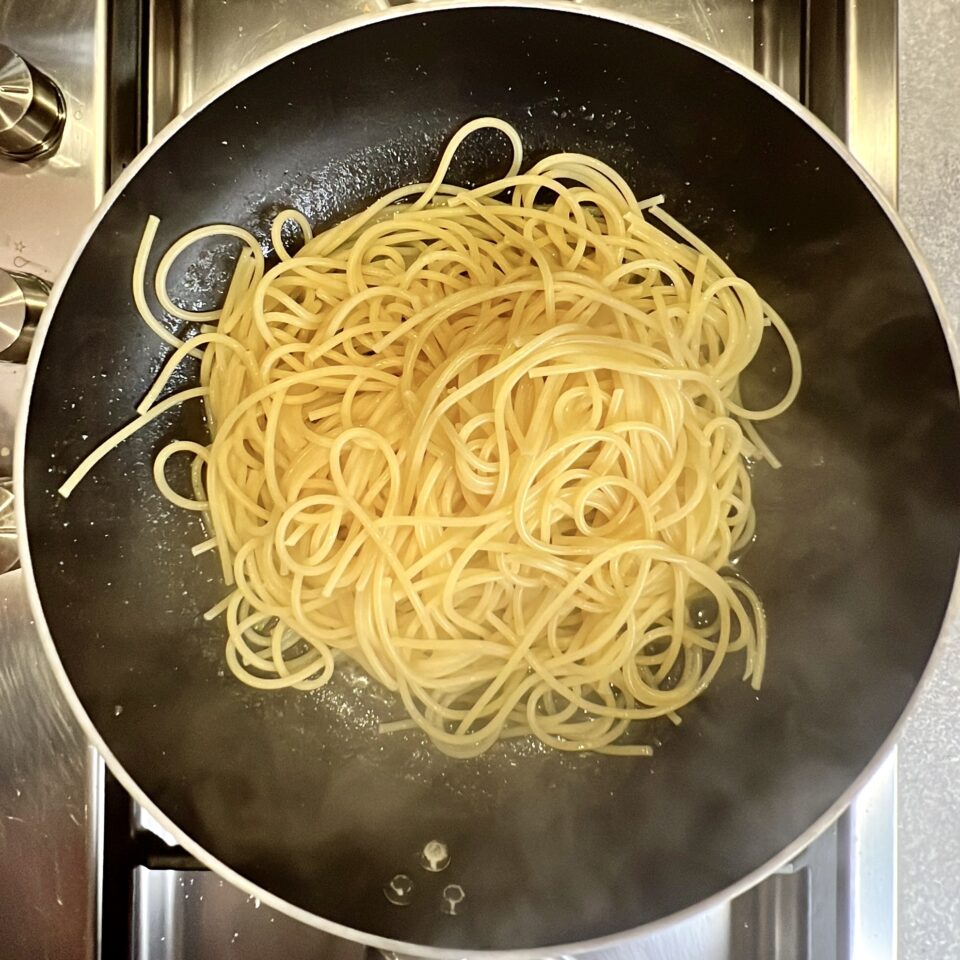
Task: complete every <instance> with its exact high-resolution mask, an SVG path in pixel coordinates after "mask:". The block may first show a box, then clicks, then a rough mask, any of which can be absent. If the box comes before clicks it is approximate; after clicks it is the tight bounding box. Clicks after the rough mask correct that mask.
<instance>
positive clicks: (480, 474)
mask: <svg viewBox="0 0 960 960" xmlns="http://www.w3.org/2000/svg"><path fill="white" fill-rule="evenodd" d="M489 128H492V129H493V130H495V131H499V132H500V134H502V135H503V136H504V137H505V138H506V139H507V140H508V141H509V142H510V145H511V148H512V153H513V157H512V162H511V164H510V168H509V170H508V172H507V173H506V175H505V176H504V177H502V178H501V179H498V180H496V181H494V182H491V183H487V184H484V185H482V186H480V187H473V188H465V187H461V186H456V185H454V184H452V183H448V182H447V181H446V177H447V173H448V169H449V166H450V163H451V161H452V159H453V157H454V154H455V152H456V150H457V148H458V146H459V145H460V144H461V143H462V141H463V140H464V139H465V138H466V137H468V136H470V135H472V134H474V133H475V132H476V131H478V130H480V129H489ZM487 136H490V134H487ZM521 169H522V149H521V142H520V138H519V136H518V134H517V132H516V131H515V130H514V129H513V128H512V127H511V126H509V125H508V124H506V123H505V122H503V121H501V120H499V119H496V118H483V119H481V120H476V121H473V122H471V123H468V124H467V125H466V126H464V127H463V128H461V129H460V130H459V132H457V133H456V135H455V136H454V137H453V138H452V140H451V141H450V143H449V145H448V147H447V149H446V151H445V153H444V155H443V157H442V159H441V161H440V164H439V167H438V169H437V173H436V175H435V177H434V179H433V180H432V181H431V182H430V183H428V184H415V185H411V186H408V187H403V188H401V189H398V190H395V191H394V192H392V193H390V194H388V195H386V196H384V197H382V198H381V199H380V200H378V201H377V202H376V203H374V204H373V205H372V206H370V207H369V208H368V209H367V210H365V211H364V212H362V213H360V214H358V215H356V216H353V217H351V218H349V219H347V220H344V221H343V222H342V223H340V224H338V225H336V226H334V227H332V228H330V229H328V230H325V231H323V232H321V233H317V234H316V235H314V233H313V232H312V229H311V225H310V224H309V222H308V221H307V220H306V218H305V217H304V216H303V215H302V214H300V213H298V212H296V211H293V210H285V211H283V212H281V213H280V214H279V215H278V216H277V217H276V219H275V221H274V222H273V225H272V244H273V249H274V251H275V255H276V258H275V259H276V262H275V263H274V265H272V266H271V265H269V264H268V262H267V261H265V258H264V253H263V251H262V249H261V246H260V244H259V243H258V242H257V240H256V239H255V238H254V237H253V236H252V235H251V234H250V233H249V232H247V231H246V230H243V229H241V228H238V227H235V226H231V225H226V224H218V225H214V226H208V227H202V228H200V229H198V230H195V231H193V232H191V233H189V234H187V235H186V236H184V237H182V238H181V239H180V240H179V241H178V242H177V243H175V244H174V245H173V246H172V247H171V248H170V249H169V250H168V251H167V252H166V254H165V255H164V256H163V258H162V259H161V261H160V265H159V268H158V270H157V274H156V277H155V281H156V283H155V288H156V295H157V298H158V299H159V302H160V305H161V306H162V308H163V310H164V311H165V312H166V314H167V315H168V316H169V317H171V318H176V319H178V320H181V321H185V322H186V323H188V324H191V325H194V326H192V327H188V328H187V329H189V330H191V331H192V335H191V336H190V337H189V339H181V338H180V337H178V336H175V335H174V333H173V332H172V331H171V329H170V328H169V326H168V322H169V321H166V320H165V321H161V320H160V319H158V318H157V317H156V316H155V315H154V314H153V313H152V312H151V310H150V307H149V305H148V302H147V298H146V293H145V290H146V264H147V260H148V256H149V254H150V250H151V247H152V245H153V241H154V236H155V233H156V229H157V223H158V221H157V220H156V218H151V219H150V221H149V222H148V224H147V229H146V231H145V234H144V238H143V242H142V244H141V248H140V251H139V256H138V258H137V264H136V268H135V271H134V274H135V275H134V293H135V297H136V300H137V304H138V307H139V308H140V311H141V313H142V315H143V316H144V319H145V320H146V322H147V323H148V324H150V326H151V327H152V328H153V329H154V330H155V331H156V332H157V334H158V335H159V336H160V337H162V339H163V340H164V341H166V342H167V343H168V344H170V345H171V346H172V347H173V348H174V352H173V353H172V355H171V356H170V357H169V359H168V361H167V362H166V364H165V366H164V368H163V370H162V371H161V374H160V376H159V377H158V379H157V381H156V383H155V384H154V385H153V386H152V387H151V388H150V390H149V391H148V393H147V394H146V396H145V397H144V399H143V401H142V403H141V404H140V406H139V408H138V414H139V415H138V417H137V419H135V420H134V421H132V422H131V423H130V424H129V425H128V426H127V427H125V428H124V430H122V431H121V432H120V433H119V434H117V435H116V436H115V437H112V438H110V439H109V440H107V441H106V442H105V443H104V444H102V445H101V446H100V447H98V448H97V450H95V451H93V453H91V455H90V456H89V457H88V458H87V459H86V460H85V461H84V462H83V463H82V464H81V465H80V467H79V468H78V469H77V470H76V471H75V473H74V474H73V475H72V476H71V478H70V479H69V480H68V481H67V482H66V483H65V484H64V486H63V487H62V488H61V492H62V493H63V494H64V495H68V494H69V493H70V491H71V490H72V488H73V487H74V486H75V485H76V483H77V482H79V480H80V479H81V478H82V476H83V475H84V474H85V473H86V472H87V471H89V470H90V469H92V468H93V467H94V466H95V464H96V462H97V461H98V460H99V459H100V458H101V457H102V456H104V455H106V454H107V453H108V452H109V450H111V449H113V447H115V446H116V444H117V443H119V442H120V441H121V440H122V439H124V437H126V436H129V435H130V434H132V433H133V432H135V431H136V430H138V429H140V427H142V426H143V425H144V424H145V423H146V422H148V421H150V420H151V419H153V418H155V417H157V416H160V415H161V414H163V413H164V412H165V411H167V410H169V409H170V408H171V407H173V406H176V405H177V404H179V403H181V402H183V401H185V400H192V399H195V398H199V399H201V400H202V402H203V404H204V406H205V409H206V416H207V420H208V423H209V428H210V442H209V443H208V444H198V443H196V442H193V441H185V440H184V441H176V442H174V443H171V444H169V445H168V446H166V447H165V448H164V449H162V450H161V451H160V453H159V455H158V456H157V459H156V462H155V464H154V474H155V477H156V482H157V484H158V485H159V486H160V488H161V490H162V491H163V492H164V493H165V494H166V496H167V497H168V498H169V499H170V500H171V501H172V502H173V503H175V504H177V505H179V506H181V507H183V508H184V509H186V510H192V511H198V512H200V513H201V514H202V515H203V516H204V517H205V519H206V523H207V525H208V529H209V538H208V539H206V540H205V541H204V542H202V543H200V544H198V546H197V548H196V549H195V553H199V552H201V551H204V550H207V549H215V550H216V551H218V553H219V557H220V561H221V564H222V570H223V578H224V582H225V584H226V591H227V592H226V596H225V597H224V599H223V601H222V602H221V603H219V604H218V605H217V606H216V607H214V609H213V610H211V611H209V613H208V614H207V616H208V617H211V618H213V617H221V616H222V617H223V618H224V621H225V628H224V632H225V637H226V659H227V662H228V664H229V667H230V669H231V670H232V671H233V673H234V674H236V676H237V677H239V678H240V679H241V680H242V681H243V682H244V683H248V684H250V685H252V686H255V687H260V688H264V689H272V688H278V687H296V688H299V689H304V690H312V689H316V688H319V687H322V686H324V684H326V683H328V682H329V681H330V679H331V677H333V676H334V674H335V672H336V670H337V666H338V664H340V663H342V662H343V659H344V658H349V659H351V660H353V661H356V663H357V664H359V665H360V666H361V667H362V669H363V670H364V671H365V672H366V673H368V674H369V676H370V677H372V678H373V679H375V680H376V681H378V682H379V683H380V684H382V685H383V686H384V687H386V688H387V689H389V690H391V691H394V692H395V693H396V695H397V705H398V707H397V709H398V716H397V718H396V719H391V720H387V721H386V722H384V723H383V724H382V729H383V730H385V731H390V730H397V729H409V728H420V729H422V730H423V731H424V732H425V733H426V734H427V736H429V738H430V739H431V740H432V741H433V743H434V744H435V745H436V746H437V747H438V748H439V749H441V750H443V751H445V752H447V753H449V754H452V755H454V756H471V755H476V754H478V753H481V752H482V751H484V750H487V749H488V748H489V747H491V746H492V745H493V744H494V743H495V742H496V741H497V740H499V739H501V738H508V737H520V736H529V735H533V736H535V737H537V738H539V740H541V741H542V742H543V743H544V744H546V745H548V746H550V747H554V748H557V749H560V750H590V751H600V752H604V753H615V754H646V753H649V752H650V750H651V746H650V744H649V742H646V741H645V740H644V736H645V734H644V725H643V724H642V723H639V724H638V723H636V721H645V720H650V719H653V718H657V717H668V718H670V719H671V720H673V721H675V722H679V719H680V717H679V712H680V711H681V710H682V709H683V707H684V706H685V705H686V704H688V703H690V702H691V701H692V700H693V699H694V698H696V697H698V696H699V695H700V694H701V693H702V692H703V691H704V690H705V689H706V688H707V687H708V685H709V684H710V683H711V681H712V680H713V679H714V677H715V676H716V675H717V672H718V670H720V668H721V665H722V664H723V663H724V662H725V661H726V660H727V659H728V658H731V657H733V656H734V655H737V658H738V659H739V664H740V665H739V667H737V669H738V670H739V671H740V672H741V673H742V676H743V679H744V680H745V681H749V682H750V683H752V684H753V686H754V687H759V685H760V681H761V678H762V675H763V668H764V658H765V650H766V626H765V620H764V614H763V610H762V607H761V604H760V601H759V599H758V597H757V596H756V595H755V593H754V591H753V590H752V589H751V588H750V587H749V586H748V585H747V584H746V583H745V582H744V581H743V580H742V579H741V578H739V577H738V576H737V575H736V574H735V573H734V572H733V568H732V567H731V563H732V561H733V560H734V559H735V558H736V555H737V553H738V551H740V550H741V549H742V548H743V547H744V546H745V545H746V544H747V543H748V542H749V541H750V540H751V538H752V537H753V535H754V528H755V514H754V509H753V506H752V502H751V477H750V473H749V471H748V463H749V462H750V461H753V460H762V459H765V460H767V461H769V462H770V463H771V464H772V465H773V466H777V465H778V464H777V462H776V460H775V458H774V457H773V455H772V454H771V453H770V451H769V450H768V449H767V448H766V446H765V445H764V444H763V442H762V441H761V439H760V437H759V436H758V435H757V432H756V430H755V428H754V426H753V424H754V422H755V421H759V420H764V419H767V418H770V417H774V416H777V415H778V414H780V413H781V412H782V411H784V410H785V409H786V408H787V407H788V406H789V405H790V403H791V402H792V400H793V399H794V397H795V395H796V393H797V390H798V388H799V384H800V358H799V355H798V352H797V348H796V345H795V343H794V340H793V338H792V337H791V335H790V332H789V330H788V329H787V327H786V325H785V324H784V322H783V321H782V320H781V319H780V317H779V316H778V315H777V314H776V313H775V312H774V310H773V309H771V307H770V306H769V305H768V304H767V303H765V302H764V301H763V300H762V299H761V297H760V296H759V295H758V293H757V292H756V290H755V289H754V288H753V287H752V286H751V285H750V283H748V282H747V281H746V280H744V279H742V278H740V277H737V276H736V275H735V274H734V273H733V272H732V270H731V269H730V268H729V267H728V266H727V264H726V263H724V262H723V260H721V259H720V257H718V256H717V255H716V254H715V253H714V252H713V251H712V250H710V249H709V248H708V247H707V246H706V245H705V244H703V243H702V242H701V241H700V240H698V239H697V237H695V236H694V235H692V234H691V233H690V232H689V231H688V230H687V229H685V228H684V227H683V226H682V224H680V223H678V222H677V221H676V220H675V219H674V218H673V217H671V216H670V215H669V214H668V213H667V212H666V211H665V210H664V209H663V206H662V204H663V197H654V198H651V199H646V200H643V201H639V200H638V199H637V198H636V197H635V196H634V194H633V192H632V190H631V188H630V186H629V185H628V184H627V182H626V181H625V180H624V179H623V178H622V177H621V176H620V175H619V174H618V173H617V172H616V171H615V170H614V169H612V168H611V167H610V166H608V165H607V164H605V163H603V162H601V161H600V160H598V159H595V158H593V157H590V156H585V155H581V154H576V153H558V154H555V155H553V156H549V157H546V158H545V159H543V160H540V161H539V162H537V163H535V164H534V165H533V166H531V167H529V169H527V170H526V171H524V172H521ZM291 232H294V233H296V234H299V235H300V236H299V237H298V238H297V239H298V240H302V243H301V244H300V245H299V248H298V249H297V250H296V251H295V252H293V251H291V250H290V249H288V248H287V246H286V245H285V243H284V237H287V236H289V234H290V233H291ZM215 237H221V238H222V237H233V238H238V239H239V240H240V242H241V245H242V250H241V252H240V254H239V255H238V257H237V260H236V266H235V270H234V273H233V277H232V280H231V282H230V284H229V289H228V291H227V293H226V297H225V300H224V302H223V304H222V306H221V307H220V308H219V309H216V310H209V311H201V312H196V311H188V310H184V309H182V308H181V307H180V306H178V305H177V304H176V303H175V302H174V301H173V299H172V298H171V296H170V294H169V292H168V289H167V286H168V275H169V273H170V270H171V267H172V266H173V264H174V261H176V260H177V258H179V257H180V256H181V255H182V254H183V253H184V252H185V251H187V250H188V248H190V247H191V246H193V245H194V244H195V243H197V242H198V241H203V240H209V239H210V238H215ZM771 327H772V328H774V330H775V331H776V333H777V334H779V336H780V337H781V338H782V339H783V341H784V343H785V344H786V348H787V350H788V352H789V356H790V359H791V364H792V376H791V382H790V385H789V388H788V390H787V391H786V395H785V396H784V397H783V399H782V400H781V401H780V402H779V403H777V404H776V405H775V406H773V407H771V408H769V409H766V410H762V411H756V410H750V409H747V408H746V407H745V406H744V405H743V403H742V401H741V398H740V391H739V381H740V377H741V374H742V373H743V371H744V369H745V368H746V367H747V366H748V365H749V364H750V363H751V361H752V360H753V359H754V357H755V355H756V353H757V350H758V347H759V345H760V342H761V338H762V337H763V335H764V333H765V332H766V331H767V330H768V329H770V328H771ZM188 357H196V358H198V359H199V385H198V386H193V387H189V388H188V389H186V390H181V391H180V392H178V393H174V394H173V395H171V396H166V397H163V396H162V395H163V393H164V390H165V388H166V387H167V384H168V382H169V380H170V377H171V376H172V375H173V373H174V372H175V371H176V369H177V367H178V366H179V365H180V364H181V363H183V362H184V361H185V360H186V359H187V358H188ZM181 456H185V457H188V458H190V462H191V471H190V474H191V477H192V487H193V489H192V490H191V491H177V490H174V489H173V487H172V486H171V484H170V482H169V481H168V479H167V474H166V468H167V464H168V461H169V460H170V459H171V458H173V457H181ZM647 740H649V737H648V738H647Z"/></svg>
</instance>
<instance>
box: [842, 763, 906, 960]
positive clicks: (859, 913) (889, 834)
mask: <svg viewBox="0 0 960 960" xmlns="http://www.w3.org/2000/svg"><path fill="white" fill-rule="evenodd" d="M896 819H897V752H896V751H895V752H894V753H892V754H891V755H890V757H889V758H888V759H887V760H886V762H885V763H884V764H883V766H881V767H880V769H879V770H878V771H877V773H876V775H875V776H874V777H873V779H872V780H871V781H870V782H869V783H868V784H867V785H866V786H865V787H864V788H863V790H862V791H861V792H860V795H859V796H858V797H857V801H856V803H854V804H853V805H852V806H851V808H850V811H849V813H848V814H847V815H846V816H845V817H844V818H843V819H842V820H841V821H840V829H839V850H840V857H839V861H838V862H839V865H840V868H841V870H840V881H841V883H842V884H843V885H844V895H845V900H846V905H847V910H846V914H845V916H842V917H841V918H840V919H841V923H840V928H839V931H838V933H839V944H840V948H841V949H843V950H845V951H846V953H845V954H843V956H844V960H875V958H879V957H891V958H893V957H896V956H897V941H898V935H897V914H898V896H897V831H896V830H895V829H891V828H890V827H891V824H895V823H896Z"/></svg>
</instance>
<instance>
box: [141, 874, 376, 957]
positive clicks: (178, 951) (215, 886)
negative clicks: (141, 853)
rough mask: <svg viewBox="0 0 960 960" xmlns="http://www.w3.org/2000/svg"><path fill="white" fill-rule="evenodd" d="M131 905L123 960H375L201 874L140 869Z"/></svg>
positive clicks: (350, 944)
mask: <svg viewBox="0 0 960 960" xmlns="http://www.w3.org/2000/svg"><path fill="white" fill-rule="evenodd" d="M133 902H134V923H133V927H134V929H135V930H136V931H137V933H136V935H135V939H134V944H133V953H132V956H131V960H186V958H197V960H221V958H223V960H227V958H230V960H248V958H249V960H262V958H267V957H278V958H282V960H321V958H322V960H381V958H380V956H379V954H378V953H377V952H376V951H368V950H367V948H365V947H364V946H363V945H361V944H358V943H353V942H352V941H350V940H342V939H340V938H339V937H333V936H331V935H329V934H325V933H321V932H320V931H318V930H314V929H312V928H310V927H307V926H305V925H304V924H302V923H298V922H297V921H296V920H291V919H290V918H289V917H287V916H284V915H283V914H282V913H278V912H277V911H275V910H272V909H271V908H270V907H269V906H267V905H266V904H261V903H260V901H259V900H256V899H255V898H254V897H251V896H248V895H247V894H246V893H244V892H243V891H242V890H239V889H238V888H237V887H234V886H232V885H231V884H229V883H227V882H226V881H224V880H223V879H222V878H220V877H218V876H217V875H216V874H215V873H211V872H209V871H198V870H188V871H181V870H150V869H147V868H146V867H140V868H138V869H137V870H136V872H135V874H134V901H133Z"/></svg>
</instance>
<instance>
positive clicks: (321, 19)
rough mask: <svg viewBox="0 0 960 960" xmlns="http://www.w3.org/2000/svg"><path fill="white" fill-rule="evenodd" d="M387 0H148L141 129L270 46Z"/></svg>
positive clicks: (157, 124)
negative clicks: (145, 108) (145, 86)
mask: <svg viewBox="0 0 960 960" xmlns="http://www.w3.org/2000/svg"><path fill="white" fill-rule="evenodd" d="M388 7H389V3H388V2H387V0H266V2H265V0H231V2H230V3H229V4H227V3H221V2H218V0H214V2H210V0H179V2H178V0H150V3H149V20H150V25H151V27H150V33H149V41H148V44H149V47H148V57H147V61H148V71H149V85H150V90H151V91H152V95H151V96H150V97H149V98H148V114H147V118H148V119H147V128H148V135H150V136H152V135H153V134H154V133H156V132H157V131H158V130H159V129H160V128H161V127H163V126H164V125H165V124H166V123H168V122H169V121H170V120H172V119H173V118H174V117H175V116H176V115H177V114H178V113H180V111H182V110H185V109H186V108H187V107H188V106H190V104H191V103H193V102H195V101H196V100H198V99H199V98H200V97H202V96H203V95H204V94H206V93H207V92H209V91H210V90H211V89H212V88H213V87H215V86H216V85H217V84H219V83H222V82H223V81H224V80H226V79H227V78H228V77H231V76H232V75H233V74H234V73H235V72H236V71H237V70H239V69H241V68H242V67H244V66H246V65H247V64H249V63H252V62H253V61H254V60H256V59H258V58H259V57H262V56H263V55H264V54H265V53H268V52H269V51H270V50H273V49H274V48H275V47H278V46H280V45H281V44H283V43H286V42H287V41H289V40H294V39H296V38H297V37H301V36H303V35H304V34H305V33H309V32H310V31H312V30H318V29H320V28H321V27H326V26H329V25H330V24H333V23H338V22H339V21H341V20H347V19H349V18H350V17H356V16H359V15H360V14H364V13H375V12H376V11H378V10H386V9H387V8H388Z"/></svg>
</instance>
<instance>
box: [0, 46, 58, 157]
mask: <svg viewBox="0 0 960 960" xmlns="http://www.w3.org/2000/svg"><path fill="white" fill-rule="evenodd" d="M65 117H66V106H65V104H64V100H63V94H62V93H61V92H60V90H59V89H58V87H57V85H56V84H55V83H54V82H53V81H52V80H51V79H50V78H49V77H48V76H47V75H46V74H44V73H41V72H40V71H39V70H37V68H36V67H33V66H31V65H30V64H29V63H27V61H26V60H24V59H23V57H21V56H19V55H18V54H16V53H14V52H13V51H12V50H11V49H10V48H9V47H5V46H4V45H3V44H0V157H6V158H7V159H9V160H23V161H26V160H37V159H39V158H40V157H45V156H48V155H49V154H51V153H53V152H54V150H56V149H57V146H58V145H59V143H60V136H61V134H62V133H63V122H64V118H65Z"/></svg>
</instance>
